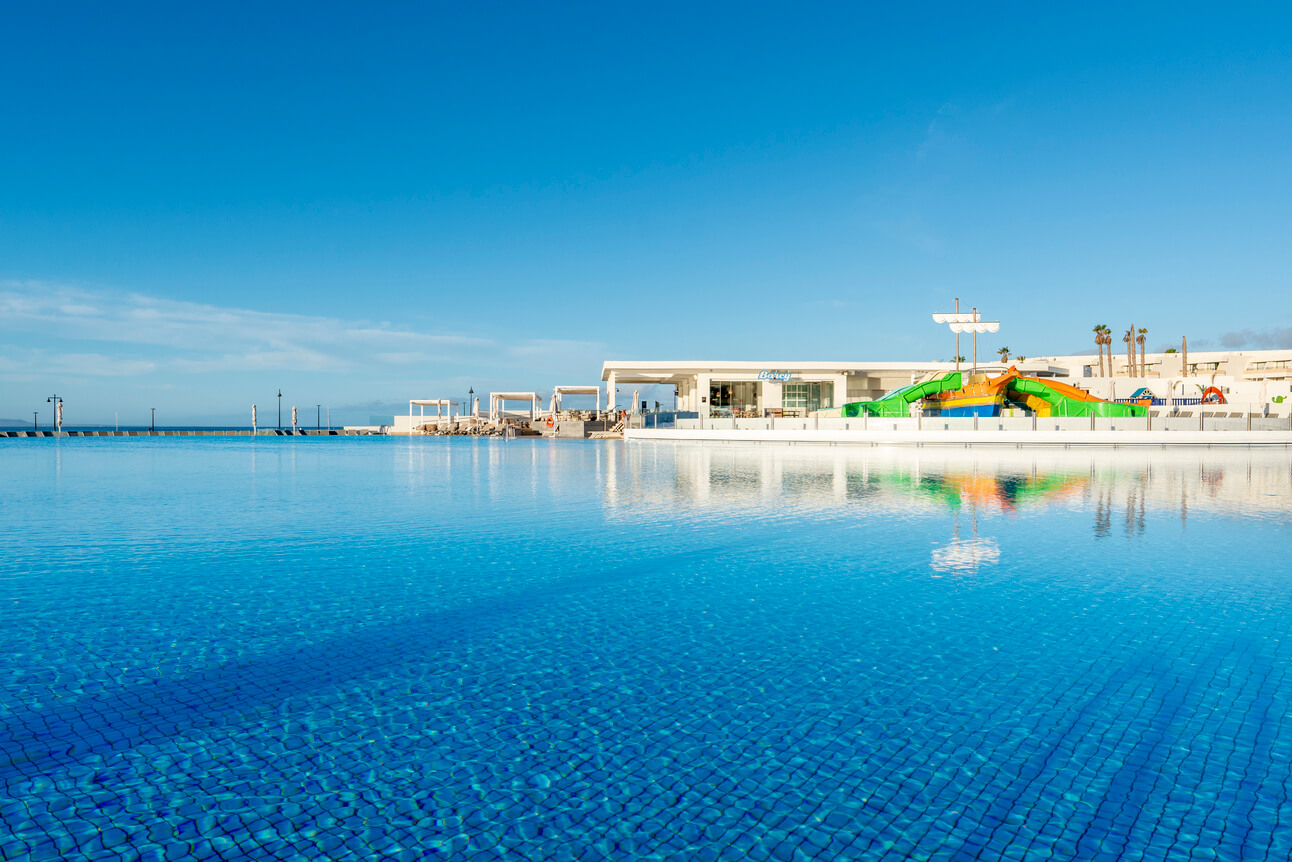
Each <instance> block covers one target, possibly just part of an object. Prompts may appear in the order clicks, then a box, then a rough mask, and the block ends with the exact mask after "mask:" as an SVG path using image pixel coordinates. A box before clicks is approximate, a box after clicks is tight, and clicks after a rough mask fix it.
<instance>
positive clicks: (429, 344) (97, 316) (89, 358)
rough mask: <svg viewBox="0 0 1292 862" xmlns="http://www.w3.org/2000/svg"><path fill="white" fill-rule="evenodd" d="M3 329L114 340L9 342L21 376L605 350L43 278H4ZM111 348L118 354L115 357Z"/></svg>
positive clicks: (347, 365) (354, 364) (361, 364)
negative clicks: (57, 346) (59, 349)
mask: <svg viewBox="0 0 1292 862" xmlns="http://www.w3.org/2000/svg"><path fill="white" fill-rule="evenodd" d="M0 331H9V332H12V333H16V334H19V335H21V336H22V338H23V340H30V339H41V340H45V339H48V340H50V341H58V342H61V343H64V344H73V345H86V344H98V345H107V344H115V345H119V346H120V348H121V349H118V350H115V351H113V350H110V349H109V350H103V351H102V352H101V353H99V352H87V351H84V350H78V351H77V352H75V353H56V352H54V351H46V350H43V349H38V348H35V347H32V348H30V349H25V350H24V349H19V348H16V347H13V346H10V347H9V348H7V350H6V353H7V355H6V356H4V357H2V358H0V368H3V369H4V370H6V371H7V372H9V373H14V374H19V373H24V374H65V373H68V372H69V370H71V369H72V368H73V367H75V370H76V373H78V374H81V375H100V376H137V375H142V374H148V373H150V372H153V371H177V372H182V373H187V374H195V373H207V372H228V371H259V370H273V369H288V370H293V371H317V372H332V373H338V372H345V371H353V370H356V369H360V368H369V367H372V366H373V365H398V366H409V365H414V364H418V363H433V362H436V361H440V360H449V359H459V360H460V359H464V358H470V357H472V356H479V355H484V354H489V355H491V356H495V357H496V356H498V355H505V356H509V357H513V358H526V357H539V356H548V355H559V354H560V353H562V352H566V353H569V352H580V353H581V352H584V351H592V350H600V349H602V347H603V346H602V345H600V344H595V343H592V342H577V341H562V340H559V339H556V340H554V339H532V340H522V341H505V340H504V341H501V342H500V341H498V340H495V339H491V338H477V337H469V336H462V335H445V334H439V333H433V332H432V333H427V332H417V331H414V330H410V329H406V328H398V327H395V326H392V325H390V324H388V323H373V322H371V321H351V320H343V319H340V318H334V317H324V316H317V315H302V314H279V313H271V312H262V311H252V310H249V309H243V308H232V307H223V306H217V305H211V304H205V303H195V302H185V301H179V300H172V299H164V298H160V297H155V296H148V295H145V294H140V293H116V292H112V291H96V290H87V289H84V288H79V287H69V286H65V285H57V284H48V283H42V282H29V281H28V282H15V281H8V282H0ZM114 354H115V355H114Z"/></svg>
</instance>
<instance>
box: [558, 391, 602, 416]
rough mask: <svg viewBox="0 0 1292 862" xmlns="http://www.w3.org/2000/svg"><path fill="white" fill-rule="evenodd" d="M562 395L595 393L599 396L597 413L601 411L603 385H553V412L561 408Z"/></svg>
mask: <svg viewBox="0 0 1292 862" xmlns="http://www.w3.org/2000/svg"><path fill="white" fill-rule="evenodd" d="M562 395H595V396H597V413H598V414H600V413H601V387H600V386H553V387H552V413H558V412H560V409H561V396H562Z"/></svg>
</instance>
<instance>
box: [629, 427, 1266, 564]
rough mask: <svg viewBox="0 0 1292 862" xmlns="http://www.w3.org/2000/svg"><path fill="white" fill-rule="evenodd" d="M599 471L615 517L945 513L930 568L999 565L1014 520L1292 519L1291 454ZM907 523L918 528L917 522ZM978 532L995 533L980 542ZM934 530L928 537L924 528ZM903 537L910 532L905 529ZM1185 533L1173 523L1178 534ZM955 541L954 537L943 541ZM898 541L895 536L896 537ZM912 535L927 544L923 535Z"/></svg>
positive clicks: (944, 452) (1137, 530) (840, 461)
mask: <svg viewBox="0 0 1292 862" xmlns="http://www.w3.org/2000/svg"><path fill="white" fill-rule="evenodd" d="M605 466H606V469H605V474H606V475H605V485H604V487H605V489H606V493H605V504H606V510H607V514H608V517H610V518H612V519H615V518H620V517H622V518H625V519H633V520H635V519H639V518H641V517H643V516H649V515H651V514H652V513H654V514H662V513H664V512H669V513H670V517H678V516H685V517H689V518H729V517H732V516H740V517H745V518H759V519H767V520H775V519H777V518H778V517H781V516H782V515H785V514H795V515H797V516H802V515H808V516H818V517H822V518H836V517H847V516H848V514H849V513H856V512H859V511H860V512H865V513H867V514H880V515H885V514H893V515H902V514H910V515H925V516H931V517H932V518H933V523H934V524H936V522H937V519H938V518H939V517H940V515H939V513H941V516H945V517H947V519H948V523H946V529H947V533H943V534H942V535H943V537H945V538H942V539H940V540H935V547H934V548H933V549H932V552H931V559H930V565H931V568H932V570H933V571H935V572H939V573H941V572H949V573H953V574H955V575H964V574H970V573H973V572H977V571H978V570H979V569H981V568H982V567H984V566H990V565H994V564H997V563H998V562H1000V560H1001V554H1002V551H1001V545H1000V543H999V541H998V538H999V535H1000V534H1001V531H1002V530H1008V529H1010V526H1009V521H1010V520H1011V519H1016V518H1018V517H1022V516H1025V515H1026V514H1027V512H1028V511H1029V510H1035V509H1039V508H1051V507H1064V508H1067V509H1069V510H1071V511H1073V512H1077V513H1080V512H1087V513H1089V516H1090V518H1091V522H1090V523H1091V524H1092V528H1093V533H1094V536H1095V538H1096V539H1099V540H1108V539H1110V538H1111V537H1112V536H1113V533H1114V526H1113V525H1114V524H1117V523H1120V524H1121V529H1120V530H1119V531H1118V532H1120V533H1121V534H1123V535H1124V537H1125V538H1127V539H1131V540H1135V539H1136V538H1138V537H1140V536H1142V535H1143V534H1144V533H1145V532H1146V531H1147V530H1149V529H1152V526H1153V524H1154V523H1157V522H1161V521H1162V520H1163V519H1164V517H1169V518H1171V519H1172V520H1173V521H1174V520H1175V519H1176V518H1178V520H1179V524H1180V525H1183V526H1184V527H1186V528H1187V525H1188V520H1189V518H1190V517H1198V516H1200V515H1207V516H1214V517H1222V518H1223V517H1253V516H1256V517H1273V518H1278V519H1282V520H1286V521H1288V522H1290V523H1292V453H1289V452H1288V451H1287V450H1284V449H1270V450H1267V449H1232V450H1220V449H1211V450H1207V449H1126V448H1123V449H1117V450H1113V449H1103V448H1094V447H1091V448H1084V449H1057V448H1055V449H1043V448H1032V449H1006V448H999V449H990V448H981V449H953V448H947V449H935V448H931V447H930V448H919V449H912V448H870V447H848V446H807V445H800V446H786V445H774V444H765V445H755V444H750V445H734V444H726V445H712V444H700V443H648V442H640V443H629V444H627V445H625V446H623V447H622V448H621V450H620V452H619V453H617V457H612V458H610V459H608V461H607V463H606V465H605ZM911 523H913V522H911ZM984 524H988V525H989V528H990V529H989V531H988V534H984V529H985V528H984ZM929 528H930V527H929V525H928V524H927V522H925V526H922V527H920V529H921V530H922V531H923V530H927V529H929ZM893 529H895V530H901V529H903V526H902V524H901V523H900V522H899V523H898V524H895V525H894V526H893ZM1176 529H1179V527H1176ZM948 533H949V535H948ZM893 538H901V537H900V536H894V537H893ZM917 538H920V539H921V540H925V541H927V540H928V538H929V537H928V535H927V532H922V533H921V534H920V535H919V536H918V537H917Z"/></svg>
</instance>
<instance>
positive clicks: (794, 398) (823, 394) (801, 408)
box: [781, 381, 834, 416]
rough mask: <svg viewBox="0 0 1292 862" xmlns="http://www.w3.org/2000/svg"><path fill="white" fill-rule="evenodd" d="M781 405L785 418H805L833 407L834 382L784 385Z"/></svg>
mask: <svg viewBox="0 0 1292 862" xmlns="http://www.w3.org/2000/svg"><path fill="white" fill-rule="evenodd" d="M781 404H783V405H784V410H785V415H786V416H806V415H807V414H809V413H811V412H812V411H814V410H821V409H824V408H827V407H833V406H834V382H833V381H826V382H824V383H786V384H785V386H784V388H783V389H782V396H781Z"/></svg>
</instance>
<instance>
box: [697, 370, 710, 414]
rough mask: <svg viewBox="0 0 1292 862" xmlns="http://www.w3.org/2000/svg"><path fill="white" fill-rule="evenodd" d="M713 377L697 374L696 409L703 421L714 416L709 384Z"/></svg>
mask: <svg viewBox="0 0 1292 862" xmlns="http://www.w3.org/2000/svg"><path fill="white" fill-rule="evenodd" d="M712 379H713V378H712V375H709V374H697V375H696V376H695V401H696V404H695V409H696V410H697V411H698V412H699V414H700V418H701V419H708V418H709V417H710V416H712V415H713V411H712V409H711V408H712V407H713V405H712V404H710V403H709V383H710V381H711V380H712Z"/></svg>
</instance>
